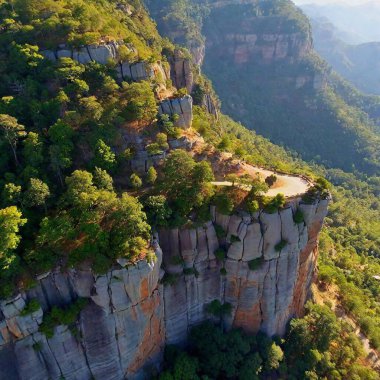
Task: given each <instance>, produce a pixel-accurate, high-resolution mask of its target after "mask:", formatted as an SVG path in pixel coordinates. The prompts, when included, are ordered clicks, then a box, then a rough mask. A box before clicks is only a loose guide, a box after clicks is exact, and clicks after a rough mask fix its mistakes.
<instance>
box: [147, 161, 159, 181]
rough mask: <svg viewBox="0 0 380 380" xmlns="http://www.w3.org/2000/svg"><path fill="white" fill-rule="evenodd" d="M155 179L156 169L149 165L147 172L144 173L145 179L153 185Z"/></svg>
mask: <svg viewBox="0 0 380 380" xmlns="http://www.w3.org/2000/svg"><path fill="white" fill-rule="evenodd" d="M156 180H157V171H156V169H155V168H154V167H153V166H151V167H150V168H149V169H148V172H147V173H146V181H147V182H148V183H149V184H150V185H153V184H154V183H155V182H156Z"/></svg>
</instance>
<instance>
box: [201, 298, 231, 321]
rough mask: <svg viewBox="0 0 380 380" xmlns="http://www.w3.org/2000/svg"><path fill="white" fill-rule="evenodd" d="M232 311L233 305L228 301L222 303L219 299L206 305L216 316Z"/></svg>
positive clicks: (209, 311) (207, 309)
mask: <svg viewBox="0 0 380 380" xmlns="http://www.w3.org/2000/svg"><path fill="white" fill-rule="evenodd" d="M231 311H232V305H231V304H230V303H228V302H226V303H224V304H222V303H221V302H220V301H219V300H214V301H212V302H210V303H209V304H208V305H206V312H207V313H209V314H212V315H214V316H215V317H223V316H224V315H228V314H231Z"/></svg>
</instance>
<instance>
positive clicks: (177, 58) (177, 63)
mask: <svg viewBox="0 0 380 380" xmlns="http://www.w3.org/2000/svg"><path fill="white" fill-rule="evenodd" d="M170 67H171V70H170V72H171V79H172V81H173V85H174V86H175V87H176V88H178V89H180V88H186V89H187V92H188V93H189V94H191V92H192V91H193V85H194V75H193V72H192V70H191V60H190V58H187V57H185V56H184V54H183V53H182V52H181V51H180V50H175V51H174V56H173V58H172V59H171V60H170Z"/></svg>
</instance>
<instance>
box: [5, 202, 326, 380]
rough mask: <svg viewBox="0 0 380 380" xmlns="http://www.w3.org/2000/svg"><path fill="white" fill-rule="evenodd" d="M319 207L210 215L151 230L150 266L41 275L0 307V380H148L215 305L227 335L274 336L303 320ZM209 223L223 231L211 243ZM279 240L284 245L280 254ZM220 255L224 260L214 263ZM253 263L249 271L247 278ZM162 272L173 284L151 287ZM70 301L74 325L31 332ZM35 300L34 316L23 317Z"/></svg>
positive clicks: (322, 204) (213, 234)
mask: <svg viewBox="0 0 380 380" xmlns="http://www.w3.org/2000/svg"><path fill="white" fill-rule="evenodd" d="M327 206H328V200H320V201H318V202H316V203H315V204H312V205H306V204H302V203H301V204H300V203H299V200H294V201H292V202H291V203H290V204H289V206H288V207H287V208H285V209H283V210H281V211H280V212H277V213H275V214H266V213H264V212H260V213H257V214H256V215H254V216H253V217H252V216H248V215H242V216H237V215H232V216H225V215H221V214H219V213H217V212H215V210H212V215H213V220H212V221H210V222H208V223H205V224H204V225H203V226H200V227H197V228H193V229H170V230H162V231H160V233H159V241H160V247H161V248H162V251H161V248H160V247H159V246H158V244H156V245H155V249H156V255H157V261H156V262H155V263H152V264H148V263H146V262H144V261H141V262H139V263H137V264H136V265H135V266H131V267H127V268H123V267H122V266H120V267H119V268H118V269H113V270H111V271H109V272H108V273H107V274H105V275H101V276H96V275H94V274H93V273H92V272H91V271H90V270H88V271H85V270H82V271H81V270H70V271H69V272H68V273H62V272H61V271H60V270H59V269H57V270H55V271H53V272H51V273H47V274H45V275H43V276H40V277H39V279H38V281H37V286H36V287H34V288H32V289H29V290H27V291H25V292H22V293H21V294H19V295H18V296H16V297H15V298H13V299H10V300H2V301H0V378H1V379H3V378H4V379H7V380H19V379H20V380H21V379H27V380H41V379H48V378H51V379H57V380H58V379H60V378H61V377H64V378H65V379H72V380H74V379H81V380H82V379H84V380H86V379H91V378H95V379H117V380H119V379H120V380H121V379H124V378H128V379H132V380H134V379H145V378H149V375H146V372H145V369H146V368H149V367H150V366H152V365H154V366H157V365H159V363H160V362H161V359H162V354H163V347H164V345H165V344H173V343H175V344H184V343H185V341H186V337H187V333H188V331H189V329H190V328H191V326H193V325H196V324H198V323H200V322H202V321H204V320H206V319H210V318H212V316H210V315H208V314H207V312H206V310H205V309H206V305H207V304H209V303H210V302H211V301H213V300H215V299H217V300H219V301H220V302H222V303H225V302H228V303H230V304H231V305H232V313H231V315H230V316H228V317H225V319H224V323H225V325H226V327H227V328H228V327H231V326H236V327H242V328H244V329H245V330H246V331H249V332H257V331H259V330H261V331H264V332H266V333H267V334H269V335H273V334H280V335H281V334H283V333H284V331H285V327H286V324H287V322H288V321H289V319H290V318H291V317H294V316H299V315H302V312H303V306H304V303H305V301H306V299H307V297H308V293H309V289H310V285H311V282H312V280H313V275H314V271H315V266H316V259H317V253H318V250H317V244H318V234H319V231H320V229H321V227H322V223H323V219H324V217H325V215H326V212H327ZM297 208H299V209H301V210H302V212H303V214H304V222H303V223H301V224H295V223H294V222H293V213H294V212H295V210H296V209H297ZM216 224H218V225H219V226H220V227H222V228H223V230H224V232H225V233H224V236H223V237H220V236H219V240H218V237H217V234H216V229H215V225H216ZM218 230H220V228H218ZM280 241H286V242H287V244H286V245H285V246H284V247H283V248H282V249H281V250H280V251H279V250H278V247H277V248H276V245H277V244H278V243H279V242H280ZM221 246H222V247H224V248H225V249H226V259H225V260H224V261H218V260H217V259H216V257H215V251H216V250H217V249H218V248H220V247H221ZM162 252H163V254H162ZM252 260H256V261H255V262H254V263H255V264H256V265H255V269H249V263H250V262H252ZM120 263H121V264H122V262H121V260H120ZM161 264H163V268H164V269H165V271H166V272H167V275H171V276H175V278H176V281H175V282H174V284H172V285H169V284H167V285H162V284H160V281H159V280H160V278H162V276H163V274H164V271H163V270H162V269H160V267H161ZM223 267H224V268H225V270H226V274H225V272H224V271H222V272H221V271H220V270H221V269H222V268H223ZM251 267H252V263H251ZM252 268H253V267H252ZM78 297H83V298H87V299H88V301H89V303H88V305H87V306H86V307H85V308H84V309H83V310H82V311H81V313H80V315H79V318H78V321H77V323H76V324H75V325H74V326H64V325H62V326H57V327H55V330H54V336H53V337H52V338H49V339H47V338H46V336H45V335H43V334H42V333H41V332H39V325H40V324H41V322H42V320H43V317H44V315H45V314H46V313H48V311H49V310H50V309H51V307H52V306H61V307H62V306H65V305H68V304H70V303H72V302H73V301H75V300H76V299H77V298H78ZM34 298H36V299H38V300H39V303H40V305H41V307H40V308H39V309H38V310H37V311H35V312H33V313H32V314H27V315H22V314H23V313H21V311H22V310H23V309H24V308H25V306H26V305H27V303H28V301H29V300H30V299H34Z"/></svg>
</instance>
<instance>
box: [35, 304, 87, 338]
mask: <svg viewBox="0 0 380 380" xmlns="http://www.w3.org/2000/svg"><path fill="white" fill-rule="evenodd" d="M87 303H88V300H87V299H84V298H79V299H78V300H76V301H75V302H74V303H73V304H71V305H70V306H68V307H66V308H60V307H57V306H53V308H52V309H51V311H50V313H46V314H45V315H44V319H43V321H42V323H41V325H40V327H39V331H40V332H41V333H43V334H45V335H46V337H47V338H52V337H53V335H54V327H55V326H58V325H67V326H69V325H72V324H73V323H75V321H76V320H77V318H78V315H79V313H80V312H81V311H82V310H83V308H84V307H85V306H86V305H87Z"/></svg>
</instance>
